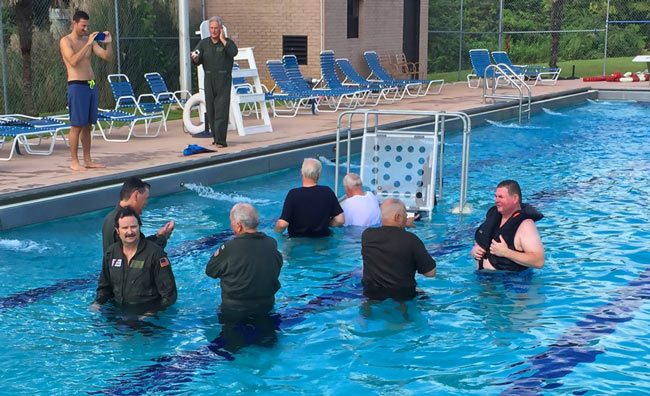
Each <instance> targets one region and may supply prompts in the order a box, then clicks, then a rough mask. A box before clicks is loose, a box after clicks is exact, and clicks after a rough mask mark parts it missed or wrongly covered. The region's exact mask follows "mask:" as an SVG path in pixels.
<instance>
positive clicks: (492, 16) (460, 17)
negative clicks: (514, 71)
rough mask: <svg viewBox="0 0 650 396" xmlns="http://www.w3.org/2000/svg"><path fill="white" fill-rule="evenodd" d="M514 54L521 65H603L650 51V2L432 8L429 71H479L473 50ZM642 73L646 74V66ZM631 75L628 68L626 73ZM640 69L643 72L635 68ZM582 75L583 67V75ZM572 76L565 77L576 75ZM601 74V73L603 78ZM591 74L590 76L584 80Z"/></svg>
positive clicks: (469, 1)
mask: <svg viewBox="0 0 650 396" xmlns="http://www.w3.org/2000/svg"><path fill="white" fill-rule="evenodd" d="M473 48H485V49H488V50H490V51H496V50H500V51H506V52H508V54H509V55H510V58H511V59H512V60H513V62H515V63H518V64H546V65H550V66H554V67H555V66H556V65H555V64H556V63H558V62H567V61H580V62H576V64H578V67H580V66H582V67H583V70H586V69H587V68H586V67H585V66H584V65H586V64H591V65H592V67H591V68H590V69H589V70H593V69H594V68H593V63H594V62H598V63H599V68H598V70H599V72H600V71H602V74H607V73H611V72H612V71H614V70H613V69H615V68H617V67H619V65H620V63H618V62H616V59H615V58H621V57H627V58H629V59H628V61H629V60H631V58H632V57H634V56H635V55H641V54H647V53H650V2H648V1H647V0H642V1H637V0H597V1H594V0H571V1H568V0H435V1H430V3H429V72H430V73H442V72H457V73H458V80H462V79H463V78H464V76H465V75H466V74H467V73H468V72H469V71H470V70H471V69H472V66H471V63H470V60H469V50H470V49H473ZM636 67H637V69H645V64H643V65H642V64H638V66H636ZM623 71H628V70H623ZM629 71H635V70H629ZM580 72H581V71H580V70H579V69H578V70H577V71H576V74H579V73H580ZM571 73H572V70H566V67H565V70H564V71H563V73H562V74H563V75H565V76H566V75H571ZM598 74H600V73H598ZM581 76H583V75H581Z"/></svg>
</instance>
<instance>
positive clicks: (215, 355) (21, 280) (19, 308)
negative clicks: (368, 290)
mask: <svg viewBox="0 0 650 396" xmlns="http://www.w3.org/2000/svg"><path fill="white" fill-rule="evenodd" d="M648 109H649V107H648V105H647V104H644V103H636V102H594V103H587V104H584V105H578V106H572V107H566V108H561V109H559V110H558V109H555V110H554V111H547V112H546V113H544V114H541V115H539V116H536V117H534V118H533V119H532V120H531V121H530V122H529V123H526V124H524V125H522V126H518V125H516V124H515V123H510V122H505V123H495V124H494V125H491V126H489V127H481V128H475V129H474V130H473V132H472V144H471V150H470V174H469V187H470V188H469V195H468V201H469V202H470V203H471V204H472V205H473V206H474V208H475V210H474V212H473V213H472V214H470V215H466V216H463V217H458V216H457V215H452V214H450V211H451V209H452V207H453V206H454V204H456V202H455V201H453V199H451V198H448V199H447V200H445V201H443V202H440V203H439V205H438V207H437V209H436V211H435V215H434V217H433V219H432V221H431V222H426V221H423V222H420V223H419V224H418V228H417V229H416V230H414V232H415V233H417V234H418V235H419V236H420V238H422V239H423V241H424V242H425V244H426V246H427V248H428V249H429V251H430V252H431V254H432V255H433V256H434V258H435V259H436V260H437V262H438V273H437V275H436V278H434V279H424V278H418V284H419V286H420V288H421V289H423V291H424V296H422V297H420V298H418V299H416V300H414V301H411V302H408V303H406V304H405V305H404V306H400V305H399V304H397V303H395V302H392V301H385V302H383V303H381V304H376V305H371V304H368V303H366V302H365V301H364V300H363V299H362V298H360V289H359V282H360V274H359V267H360V264H361V258H360V244H359V239H360V232H361V231H360V230H358V229H346V230H336V231H335V233H334V236H333V237H332V238H327V239H321V240H310V241H305V240H301V241H297V240H289V239H285V238H283V237H277V236H276V239H277V240H278V244H279V249H280V250H281V252H282V253H283V256H284V258H285V263H284V267H283V269H282V274H281V279H280V280H281V282H282V289H280V291H279V292H278V295H277V296H276V297H277V303H276V312H277V314H278V315H277V317H275V318H274V320H276V323H279V324H278V325H279V327H280V330H279V331H278V332H277V341H276V342H275V344H274V345H272V346H267V347H262V346H255V345H252V346H248V347H244V348H242V349H240V350H239V351H237V352H230V351H228V350H226V349H224V348H223V347H222V344H221V341H222V339H221V338H219V335H220V332H221V325H220V324H219V322H218V319H217V317H216V308H217V307H218V305H219V298H220V297H219V289H218V287H217V282H215V281H214V280H212V279H209V278H207V277H206V276H205V275H204V269H205V264H206V263H207V261H208V258H209V256H210V255H211V253H212V252H213V251H214V249H215V248H216V246H218V244H219V243H220V242H221V241H223V240H224V239H225V238H228V237H229V235H230V234H229V232H228V228H229V222H228V210H229V208H230V207H231V206H232V204H233V203H234V202H236V201H242V200H244V201H248V202H251V203H253V204H254V205H255V206H256V207H257V209H258V210H259V211H260V216H261V218H262V220H263V226H262V229H263V230H264V231H266V232H268V233H269V234H270V235H274V234H273V233H272V226H273V222H274V219H276V218H277V216H279V214H280V211H281V206H282V202H283V199H284V196H285V194H286V191H287V190H288V189H289V188H292V187H294V186H297V185H298V184H299V175H298V169H289V170H285V171H280V172H275V173H272V174H269V175H261V176H256V177H252V178H247V179H244V180H240V181H237V182H230V183H224V184H219V185H216V186H212V187H200V186H189V187H191V188H192V190H190V191H188V192H185V193H181V194H176V195H172V196H166V197H162V198H157V199H152V200H151V202H150V204H149V207H148V208H147V209H146V213H145V218H144V220H145V233H151V232H153V231H155V230H156V229H158V228H159V227H160V226H162V225H163V224H164V222H165V221H166V220H167V219H168V218H174V219H175V220H176V222H177V229H176V231H175V233H174V235H173V238H172V240H171V241H170V243H169V245H168V249H167V250H168V252H169V254H170V260H171V262H172V266H173V268H174V273H175V275H176V280H177V285H178V289H179V298H178V302H177V303H176V304H175V305H174V306H173V307H171V308H170V309H168V310H167V311H165V312H164V313H161V314H159V315H158V316H157V317H155V318H148V319H144V320H138V319H137V318H131V317H123V316H120V315H119V314H116V313H115V312H111V310H110V309H108V308H107V309H104V310H103V311H102V312H99V313H94V312H90V311H89V310H88V306H89V304H90V302H91V301H92V299H93V297H94V290H95V286H96V277H97V275H98V273H99V270H100V256H101V243H100V239H101V237H100V226H101V222H102V220H103V216H104V215H105V213H106V212H107V210H104V211H99V212H94V213H89V214H84V215H81V216H75V217H71V218H67V219H62V220H57V221H52V222H47V223H43V224H38V225H34V226H29V227H24V228H21V229H15V230H9V231H3V232H0V276H1V277H2V279H3V282H2V284H3V288H2V290H1V291H0V296H1V297H0V318H1V320H0V332H1V334H3V337H2V340H1V341H0V351H1V352H0V356H2V358H3V359H2V361H3V362H4V367H3V370H2V373H1V374H0V377H1V378H2V381H1V382H2V384H3V387H2V390H0V393H4V394H32V393H36V394H60V395H69V394H125V393H129V392H134V393H136V394H137V393H143V392H148V393H150V394H192V395H197V394H198V395H200V394H214V393H215V392H219V391H221V392H242V393H253V392H260V393H265V394H283V395H284V394H350V393H357V394H377V393H382V394H423V393H434V394H449V395H465V394H497V393H503V394H526V393H530V394H572V395H573V394H577V395H581V394H639V393H648V392H650V386H649V385H648V383H649V382H648V381H649V380H650V364H649V363H648V361H649V359H648V355H649V354H650V348H649V347H648V345H650V336H649V335H648V333H649V332H648V328H649V326H648V319H649V318H648V315H649V314H650V310H649V309H648V305H647V304H645V302H644V299H647V298H648V297H650V273H649V270H648V266H649V263H650V253H649V252H648V249H647V242H646V241H647V240H648V237H649V236H650V216H649V214H648V211H647V210H646V202H647V199H648V196H650V183H649V180H648V179H650V172H649V171H650V162H649V161H648V160H646V158H648V154H649V152H650V131H648V130H647V127H645V126H647V125H649V124H650V112H649V111H648ZM639 126H643V127H639ZM460 150H461V143H460V137H454V136H448V137H447V150H446V152H445V158H446V161H445V163H446V166H447V169H446V170H445V175H446V177H445V183H446V185H445V197H457V193H456V192H457V191H458V186H457V182H458V174H459V172H460V168H459V167H454V164H459V160H458V157H459V155H460ZM323 173H324V174H323V178H322V182H323V183H324V184H328V185H331V184H332V183H333V178H334V169H333V167H332V166H327V165H326V166H325V167H324V172H323ZM504 178H513V179H516V180H518V181H519V182H520V183H521V185H522V189H523V195H524V201H526V202H529V203H531V204H533V205H535V206H537V207H538V208H539V209H540V211H541V212H542V213H544V215H545V216H546V217H545V219H543V220H542V221H540V222H538V227H539V230H540V235H541V236H542V240H543V241H544V243H545V248H546V265H545V267H544V268H543V269H542V270H540V271H526V272H524V273H522V274H482V273H476V272H475V271H474V269H473V262H472V260H471V257H470V255H469V251H470V249H471V246H472V238H473V233H474V229H475V227H476V225H477V223H478V222H480V221H481V219H482V217H483V215H484V213H485V210H487V209H488V208H489V207H490V206H491V204H492V201H493V194H494V186H495V185H496V184H497V183H498V182H499V181H500V180H501V179H504ZM245 331H246V329H244V332H245Z"/></svg>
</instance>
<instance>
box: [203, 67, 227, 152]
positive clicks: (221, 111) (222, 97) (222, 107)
mask: <svg viewBox="0 0 650 396" xmlns="http://www.w3.org/2000/svg"><path fill="white" fill-rule="evenodd" d="M231 85H232V75H231V73H228V72H219V73H216V74H209V73H206V74H205V78H204V80H203V86H204V88H205V107H206V112H207V116H208V119H207V120H206V121H207V123H208V125H210V131H211V132H212V138H213V139H214V142H215V143H216V144H222V145H224V146H225V145H226V133H227V132H228V115H229V113H230V89H231Z"/></svg>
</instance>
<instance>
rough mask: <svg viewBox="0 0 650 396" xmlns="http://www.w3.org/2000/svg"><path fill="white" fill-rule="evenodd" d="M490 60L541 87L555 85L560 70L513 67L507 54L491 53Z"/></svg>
mask: <svg viewBox="0 0 650 396" xmlns="http://www.w3.org/2000/svg"><path fill="white" fill-rule="evenodd" d="M492 59H494V63H497V64H499V63H503V64H505V65H506V66H509V67H510V68H511V69H513V70H515V71H516V72H518V73H520V75H521V76H523V77H525V78H527V79H528V80H534V83H533V85H537V83H540V84H541V85H555V83H557V79H558V77H560V72H561V71H562V69H561V68H559V67H558V68H554V67H545V66H539V65H513V64H512V61H511V60H510V56H508V53H507V52H504V51H492Z"/></svg>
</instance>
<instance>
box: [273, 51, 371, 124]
mask: <svg viewBox="0 0 650 396" xmlns="http://www.w3.org/2000/svg"><path fill="white" fill-rule="evenodd" d="M282 64H283V65H284V70H285V71H286V73H287V76H288V77H289V79H290V80H291V82H292V83H293V84H294V86H295V87H296V88H297V89H298V90H299V91H300V92H311V95H318V96H319V100H318V101H317V109H318V111H321V112H334V111H337V110H339V109H353V108H355V107H357V106H358V105H359V104H360V103H361V100H362V99H364V92H360V91H359V90H358V89H354V88H344V89H332V88H330V89H323V88H317V89H313V88H311V87H310V86H309V84H307V81H305V79H304V78H303V76H302V73H301V72H300V68H299V66H298V59H297V58H296V56H295V55H285V56H283V57H282Z"/></svg>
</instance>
